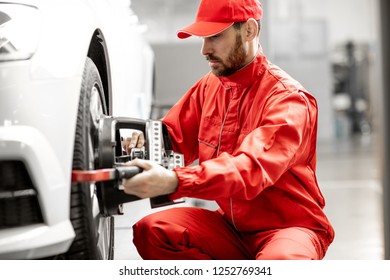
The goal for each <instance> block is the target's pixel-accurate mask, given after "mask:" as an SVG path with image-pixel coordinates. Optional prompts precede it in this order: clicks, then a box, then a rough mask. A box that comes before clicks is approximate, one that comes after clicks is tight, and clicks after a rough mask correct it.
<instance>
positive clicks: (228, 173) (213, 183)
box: [171, 92, 316, 200]
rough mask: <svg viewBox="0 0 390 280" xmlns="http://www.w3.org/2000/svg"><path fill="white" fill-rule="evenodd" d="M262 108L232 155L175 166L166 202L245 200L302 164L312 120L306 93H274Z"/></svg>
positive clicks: (309, 139)
mask: <svg viewBox="0 0 390 280" xmlns="http://www.w3.org/2000/svg"><path fill="white" fill-rule="evenodd" d="M267 108H268V109H266V110H265V111H264V114H263V117H262V119H261V122H260V124H259V126H258V127H257V128H256V129H254V130H253V131H252V132H250V133H249V134H248V135H247V136H246V137H245V139H244V140H243V142H242V143H241V145H240V146H239V148H238V149H237V150H236V151H235V152H234V153H233V154H232V155H230V154H227V153H222V154H221V155H219V156H218V157H217V158H214V159H210V160H207V161H204V162H202V163H201V164H200V165H197V166H193V167H185V168H176V169H175V172H176V174H177V176H178V179H179V186H178V189H177V191H176V192H175V193H174V194H172V195H171V198H172V199H176V198H180V197H194V198H201V199H210V200H214V199H219V198H227V197H231V198H236V199H242V200H250V199H253V198H254V197H256V196H257V195H258V194H259V193H260V192H262V191H263V190H264V189H266V188H267V187H269V186H272V185H274V184H275V183H276V182H277V181H278V180H279V179H280V177H281V176H282V175H283V174H284V173H285V172H287V171H288V170H289V168H290V167H291V166H293V165H294V164H295V163H297V162H299V161H302V162H303V163H304V164H306V162H305V161H307V157H308V151H309V150H311V149H310V147H309V146H310V145H311V136H312V135H313V134H312V133H313V131H312V129H313V127H315V126H314V122H316V120H313V119H311V117H310V116H312V114H310V113H309V104H308V101H307V99H306V97H305V95H304V94H303V93H300V92H294V93H286V92H284V93H283V94H278V95H275V96H273V97H271V98H270V100H269V101H268V105H267ZM312 109H314V110H316V107H314V108H312ZM315 115H316V114H315Z"/></svg>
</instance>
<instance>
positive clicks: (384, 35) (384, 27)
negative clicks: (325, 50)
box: [380, 0, 390, 260]
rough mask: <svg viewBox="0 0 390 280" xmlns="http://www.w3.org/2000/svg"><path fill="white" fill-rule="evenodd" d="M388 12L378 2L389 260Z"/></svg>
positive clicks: (389, 7) (388, 251)
mask: <svg viewBox="0 0 390 280" xmlns="http://www.w3.org/2000/svg"><path fill="white" fill-rule="evenodd" d="M389 11H390V1H388V0H380V17H381V19H380V23H381V44H382V45H381V48H382V70H383V71H382V73H383V78H382V80H383V101H384V102H383V106H384V107H383V120H382V126H383V138H384V139H383V142H382V143H383V144H382V148H383V153H384V159H383V165H384V166H383V167H382V168H383V175H382V176H383V178H382V179H383V219H384V221H383V222H384V239H385V240H384V241H385V248H384V249H385V259H386V260H390V170H389V169H390V147H389V145H390V144H389V143H390V122H389V119H390V111H389V108H390V79H389V75H390V63H389V59H390V56H389V51H390V42H389V40H390V38H389V30H390V29H389V28H390V21H389Z"/></svg>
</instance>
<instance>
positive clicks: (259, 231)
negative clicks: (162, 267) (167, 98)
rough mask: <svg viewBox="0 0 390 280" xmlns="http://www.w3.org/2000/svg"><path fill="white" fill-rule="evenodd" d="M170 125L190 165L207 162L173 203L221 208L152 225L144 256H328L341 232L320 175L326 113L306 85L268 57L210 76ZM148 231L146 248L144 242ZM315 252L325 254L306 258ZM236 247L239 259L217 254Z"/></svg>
mask: <svg viewBox="0 0 390 280" xmlns="http://www.w3.org/2000/svg"><path fill="white" fill-rule="evenodd" d="M163 121H164V123H165V124H166V125H167V127H168V130H169V133H170V136H171V140H172V145H173V148H174V150H175V151H177V152H179V153H183V154H184V156H185V161H186V164H191V163H192V162H193V161H195V160H196V159H199V165H195V166H187V167H183V168H176V169H175V172H176V174H177V176H178V179H179V185H178V189H177V191H176V192H175V193H174V194H172V195H171V198H172V199H177V198H181V197H193V198H200V199H206V200H215V201H216V202H217V203H218V205H219V206H220V209H218V210H217V211H216V212H211V211H206V210H193V209H192V208H189V209H185V210H183V209H169V210H166V211H163V212H160V213H155V214H153V216H151V217H147V218H145V219H143V220H142V221H140V222H139V223H137V224H136V225H135V227H134V238H135V239H134V243H135V244H136V246H137V248H138V250H139V252H140V254H141V256H143V257H144V258H153V259H157V258H163V259H164V258H168V259H174V258H179V259H180V258H203V259H204V258H205V259H208V258H211V259H213V258H214V259H217V258H233V259H241V258H244V259H245V258H249V259H255V258H258V259H260V258H266V259H271V258H300V257H297V254H298V255H300V254H302V258H312V259H320V258H323V257H324V254H325V252H326V249H327V247H328V246H329V244H330V243H331V242H332V240H333V237H334V231H333V228H332V226H331V224H330V222H329V221H328V219H327V217H326V215H325V214H324V212H323V207H324V205H325V201H324V198H323V196H322V194H321V191H320V189H319V186H318V184H317V179H316V175H315V170H316V136H317V104H316V101H315V98H314V97H313V96H312V95H310V94H309V93H308V92H307V91H306V90H305V89H304V88H303V87H302V86H301V85H300V84H299V83H298V82H297V81H295V80H294V79H292V78H291V77H290V76H288V74H286V73H285V72H283V71H282V70H281V69H279V68H278V67H276V66H275V65H273V64H271V63H270V62H269V61H268V60H267V59H266V58H265V56H264V55H263V54H262V53H261V52H260V53H259V54H258V55H257V56H256V58H255V59H254V61H253V62H251V63H250V64H249V65H247V66H246V67H244V68H243V69H241V70H239V71H237V72H236V73H234V74H233V75H230V76H228V77H216V76H215V75H214V74H212V73H211V72H210V73H209V74H207V75H206V76H204V77H203V78H202V79H201V80H200V81H199V82H198V83H196V84H195V85H194V86H193V87H192V88H191V89H190V90H189V91H188V92H187V93H186V94H185V95H184V96H183V98H181V99H180V100H179V102H178V103H177V104H176V105H175V106H173V107H172V109H171V110H170V111H169V112H168V114H167V115H166V117H165V118H164V119H163ZM180 211H182V212H180ZM199 219H200V220H199ZM159 227H160V228H159ZM216 227H218V228H216ZM145 230H147V231H148V232H147V235H148V237H147V239H148V240H149V242H146V243H145V242H144V241H141V240H139V239H143V238H145V237H144V234H146V233H145V232H144V231H145ZM142 232H143V233H142ZM162 232H164V233H162ZM228 232H230V233H228ZM141 235H143V236H142V237H138V236H141ZM228 235H229V236H228ZM207 236H208V237H209V238H207ZM183 238H184V239H183ZM289 239H291V240H289ZM233 240H234V241H233ZM274 240H275V241H276V242H271V241H274ZM283 240H284V241H283ZM304 240H305V241H304ZM289 241H291V242H292V243H291V244H290V243H289ZM175 242H176V244H180V246H184V245H183V244H185V246H184V247H185V248H184V247H180V246H179V245H177V246H179V247H177V246H174V245H172V244H173V243H175ZM286 242H287V243H286ZM304 242H309V243H310V242H311V243H310V244H309V245H307V246H306V245H305V244H304ZM232 243H233V244H234V245H231V244H232ZM272 243H273V244H275V246H274V247H272V246H271V245H270V244H272ZM163 244H164V245H163ZM167 244H168V245H167ZM229 244H230V245H229ZM299 244H300V245H299ZM268 245H270V246H268ZM164 246H165V247H164ZM227 246H233V247H234V248H230V247H227ZM267 246H268V247H267ZM299 247H301V248H300V249H298V248H299ZM308 247H313V248H314V249H315V250H314V251H313V250H311V252H303V251H305V250H306V249H307V248H308ZM226 248H230V249H229V250H230V251H229V252H231V254H226V253H225V254H222V255H220V254H218V253H216V251H218V250H219V251H220V252H226ZM288 248H290V249H291V250H289V249H288ZM305 248H306V249H305ZM190 249H191V250H190ZM188 250H189V251H188ZM194 250H195V251H196V253H195V251H194ZM187 251H188V252H187ZM279 251H280V252H281V251H285V252H286V254H287V255H289V254H290V256H285V255H284V256H281V255H278V254H279ZM185 252H187V253H185Z"/></svg>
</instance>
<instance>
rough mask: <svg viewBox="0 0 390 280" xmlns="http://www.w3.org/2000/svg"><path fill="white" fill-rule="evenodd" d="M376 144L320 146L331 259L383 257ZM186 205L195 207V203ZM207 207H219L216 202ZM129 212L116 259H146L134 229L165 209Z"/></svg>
mask: <svg viewBox="0 0 390 280" xmlns="http://www.w3.org/2000/svg"><path fill="white" fill-rule="evenodd" d="M376 146H377V145H376V143H375V141H374V140H373V138H372V137H347V138H343V139H337V140H333V141H328V142H322V143H318V155H317V159H318V160H317V162H318V165H317V174H318V182H319V184H320V186H321V190H322V192H323V195H324V196H325V199H326V207H325V211H326V213H327V215H328V217H329V219H330V220H331V222H332V224H333V226H334V228H335V232H336V237H335V240H334V242H333V244H332V245H331V246H330V247H329V250H328V252H327V255H326V256H325V259H327V260H381V259H383V256H384V249H383V246H384V245H383V221H382V206H381V203H382V197H381V193H382V190H381V184H380V180H379V178H380V174H379V170H380V166H379V160H378V154H379V153H380V151H377V150H376V148H375V147H376ZM201 202H203V201H201ZM203 203H204V202H203ZM186 204H188V205H193V204H194V201H193V200H189V201H187V203H186ZM180 206H183V204H180ZM173 207H174V206H173ZM202 207H206V208H215V204H213V203H211V204H203V206H202ZM124 208H125V215H123V216H117V217H116V230H115V234H116V236H115V259H118V260H124V259H140V257H139V255H138V253H137V251H136V249H135V247H134V245H133V244H132V230H131V226H132V224H133V223H135V222H136V221H137V220H138V219H140V218H142V217H143V216H144V215H146V214H148V213H151V212H153V211H159V210H160V209H155V210H152V209H151V208H150V205H149V201H148V200H141V201H137V202H132V203H128V204H125V205H124Z"/></svg>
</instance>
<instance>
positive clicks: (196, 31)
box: [177, 21, 234, 39]
mask: <svg viewBox="0 0 390 280" xmlns="http://www.w3.org/2000/svg"><path fill="white" fill-rule="evenodd" d="M233 24H234V22H205V21H201V22H195V23H193V24H191V25H189V26H187V27H185V28H183V29H181V30H179V31H178V32H177V37H179V38H180V39H185V38H188V37H190V36H198V37H210V36H214V35H216V34H218V33H221V32H222V31H224V30H225V29H227V28H229V27H230V26H232V25H233Z"/></svg>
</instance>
